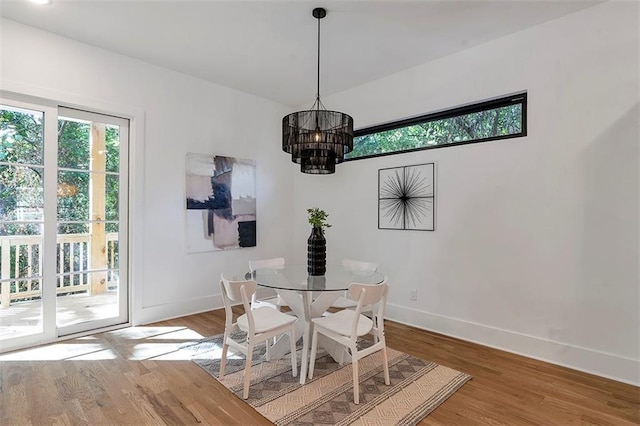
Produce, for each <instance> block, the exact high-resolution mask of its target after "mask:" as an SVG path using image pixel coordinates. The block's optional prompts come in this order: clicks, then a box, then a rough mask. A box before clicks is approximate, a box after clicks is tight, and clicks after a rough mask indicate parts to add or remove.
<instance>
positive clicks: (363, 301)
mask: <svg viewBox="0 0 640 426" xmlns="http://www.w3.org/2000/svg"><path fill="white" fill-rule="evenodd" d="M388 294H389V283H388V280H387V277H386V276H385V277H384V280H383V281H382V282H381V283H380V284H361V283H351V284H350V285H349V296H350V297H351V298H352V299H355V300H357V301H358V305H357V306H356V311H355V313H356V315H355V316H354V318H353V324H352V325H351V339H356V337H357V333H356V330H357V329H358V322H359V321H360V316H361V315H360V312H362V309H363V308H364V307H365V306H374V305H375V306H376V309H374V310H373V312H374V313H375V314H374V315H375V316H376V321H375V322H374V324H376V326H375V327H376V328H377V329H378V332H379V333H383V330H384V310H385V307H386V305H387V295H388Z"/></svg>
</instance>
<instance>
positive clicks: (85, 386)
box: [0, 310, 640, 426]
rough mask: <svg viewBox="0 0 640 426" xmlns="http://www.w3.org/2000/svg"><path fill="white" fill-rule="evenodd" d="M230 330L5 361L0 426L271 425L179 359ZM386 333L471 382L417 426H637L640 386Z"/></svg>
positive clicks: (394, 329)
mask: <svg viewBox="0 0 640 426" xmlns="http://www.w3.org/2000/svg"><path fill="white" fill-rule="evenodd" d="M239 312H241V311H239ZM223 324H224V311H222V310H217V311H211V312H206V313H202V314H198V315H192V316H188V317H183V318H178V319H174V320H170V321H164V322H160V323H156V324H151V325H148V326H143V327H135V328H129V329H124V330H119V331H115V332H108V333H101V334H96V335H93V336H89V337H84V338H78V339H73V340H67V341H65V342H62V343H59V344H55V345H49V346H46V347H39V348H34V349H32V350H28V351H23V352H20V353H12V354H7V355H5V356H4V357H0V359H2V360H1V361H0V424H1V425H3V426H4V425H7V426H8V425H49V424H63V425H66V424H70V425H81V424H84V425H106V424H110V425H120V424H127V425H163V424H167V425H179V424H223V425H261V424H270V423H269V422H268V421H267V420H266V419H264V418H263V417H261V416H260V415H259V414H257V413H256V412H255V411H254V410H253V409H252V408H251V407H249V405H247V404H245V403H244V402H243V401H241V400H240V399H239V398H237V397H235V396H234V395H233V394H231V393H230V392H229V391H228V390H227V389H226V388H224V387H223V386H222V385H220V384H218V383H217V382H216V380H214V379H212V378H211V377H210V376H209V375H208V374H206V373H205V372H204V371H203V370H201V369H200V368H199V367H198V366H197V365H196V364H195V363H192V362H191V361H189V360H187V359H182V358H181V357H180V355H179V352H178V351H177V348H178V347H179V346H182V345H185V344H188V343H189V342H193V341H195V340H197V339H198V338H199V337H200V336H211V335H215V334H219V333H221V332H222V331H223V328H224V325H223ZM385 327H386V335H387V344H388V346H390V347H392V348H394V349H398V350H401V351H404V352H406V353H409V354H411V355H414V356H417V357H421V358H424V359H428V360H430V361H434V362H437V363H439V364H442V365H445V366H448V367H452V368H455V369H457V370H459V371H464V372H466V373H468V374H471V375H472V376H473V380H471V381H470V382H468V383H467V384H465V385H464V386H463V387H462V389H460V390H459V391H458V392H456V393H455V394H454V395H453V396H452V397H451V398H449V399H448V400H447V401H446V402H445V403H443V404H442V405H441V406H440V407H438V408H437V409H436V410H435V411H434V412H433V413H431V414H430V415H429V416H428V417H427V418H425V419H424V420H423V421H422V422H421V423H420V424H421V425H476V424H485V425H486V424H489V425H499V424H504V425H569V424H597V425H626V424H629V425H631V424H635V425H638V424H640V388H638V387H634V386H630V385H626V384H622V383H619V382H615V381H612V380H607V379H603V378H600V377H597V376H593V375H590V374H585V373H581V372H578V371H574V370H570V369H567V368H563V367H558V366H555V365H552V364H547V363H544V362H540V361H536V360H532V359H529V358H525V357H522V356H518V355H513V354H509V353H506V352H502V351H499V350H496V349H491V348H487V347H484V346H480V345H477V344H474V343H468V342H464V341H461V340H457V339H454V338H450V337H446V336H442V335H438V334H435V333H430V332H425V331H422V330H418V329H415V328H412V327H408V326H405V325H401V324H396V323H393V322H391V321H387V322H385ZM11 358H14V359H19V360H15V361H14V360H7V359H11Z"/></svg>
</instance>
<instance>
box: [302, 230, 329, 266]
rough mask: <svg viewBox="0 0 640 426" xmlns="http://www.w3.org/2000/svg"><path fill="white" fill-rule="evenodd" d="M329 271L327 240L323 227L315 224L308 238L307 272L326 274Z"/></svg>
mask: <svg viewBox="0 0 640 426" xmlns="http://www.w3.org/2000/svg"><path fill="white" fill-rule="evenodd" d="M326 271H327V240H326V239H325V238H324V234H323V233H322V228H321V227H319V226H314V227H313V229H311V235H309V239H308V240H307V272H308V273H309V275H324V274H325V272H326Z"/></svg>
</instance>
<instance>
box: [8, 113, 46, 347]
mask: <svg viewBox="0 0 640 426" xmlns="http://www.w3.org/2000/svg"><path fill="white" fill-rule="evenodd" d="M43 232H44V112H43V111H37V110H32V109H29V108H22V107H18V106H16V104H14V105H9V104H1V105H0V347H3V346H5V345H7V344H8V342H10V341H13V340H15V339H17V338H24V337H26V336H30V335H36V334H42V333H43V332H44V326H43V324H44V323H43V314H42V312H43V309H42V308H43V304H42V300H43V298H42V296H43V295H42V289H43V287H42V284H43V268H42V259H43V251H42V246H43V242H44V238H43Z"/></svg>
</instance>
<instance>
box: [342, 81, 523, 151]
mask: <svg viewBox="0 0 640 426" xmlns="http://www.w3.org/2000/svg"><path fill="white" fill-rule="evenodd" d="M517 104H520V105H522V127H521V131H520V132H519V133H513V134H510V135H500V136H491V137H488V138H480V139H472V140H467V141H460V142H451V143H445V144H439V145H428V146H423V147H419V148H409V149H404V150H401V151H393V152H382V153H378V154H370V155H362V156H359V157H354V158H345V159H344V160H345V161H356V160H363V159H367V158H376V157H384V156H387V155H396V154H406V153H409V152H416V151H424V150H427V149H436V148H444V147H451V146H460V145H469V144H474V143H482V142H490V141H495V140H502V139H513V138H521V137H525V136H527V92H519V93H515V94H511V95H506V96H501V97H499V98H495V99H491V100H486V101H481V102H474V103H472V104H468V105H463V106H459V107H455V108H450V109H446V110H442V111H437V112H431V113H428V114H422V115H419V116H416V117H410V118H404V119H401V120H396V121H390V122H388V123H383V124H376V125H374V126H369V127H364V128H362V129H357V130H356V131H354V138H355V137H359V136H366V135H370V134H374V133H381V132H386V131H389V130H394V129H399V128H403V127H409V126H413V125H416V124H422V123H428V122H431V121H437V120H443V119H447V118H455V117H459V116H462V115H468V114H473V113H477V112H482V111H487V110H492V109H497V108H502V107H508V106H511V105H517Z"/></svg>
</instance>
